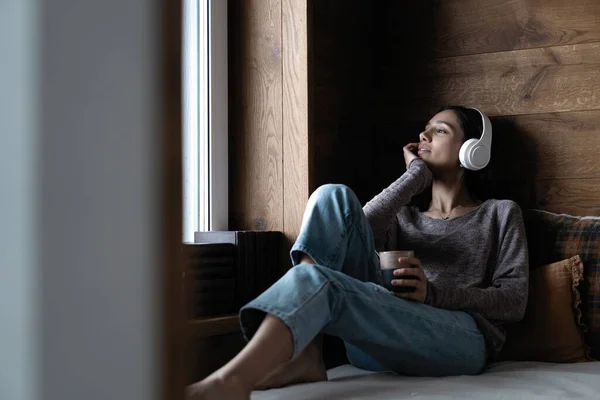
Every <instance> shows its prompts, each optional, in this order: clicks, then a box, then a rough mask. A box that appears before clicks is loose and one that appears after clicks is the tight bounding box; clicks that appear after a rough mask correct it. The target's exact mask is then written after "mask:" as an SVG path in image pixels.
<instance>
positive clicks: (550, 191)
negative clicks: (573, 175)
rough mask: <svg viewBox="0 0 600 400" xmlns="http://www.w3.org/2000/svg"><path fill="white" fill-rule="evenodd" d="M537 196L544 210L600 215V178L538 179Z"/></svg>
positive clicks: (539, 205) (538, 204)
mask: <svg viewBox="0 0 600 400" xmlns="http://www.w3.org/2000/svg"><path fill="white" fill-rule="evenodd" d="M536 198H537V201H536V208H539V209H542V210H547V211H551V212H555V213H564V214H571V215H596V216H600V179H562V180H538V181H537V182H536Z"/></svg>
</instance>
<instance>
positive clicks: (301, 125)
mask: <svg viewBox="0 0 600 400" xmlns="http://www.w3.org/2000/svg"><path fill="white" fill-rule="evenodd" d="M281 8H282V17H281V20H282V21H281V24H282V42H283V46H284V47H283V74H282V75H283V203H284V207H283V208H284V210H283V232H284V233H285V235H286V238H287V240H288V242H289V243H293V242H294V241H295V240H296V237H297V235H298V232H299V231H300V227H301V225H302V216H303V214H304V208H305V206H306V201H307V200H308V196H309V169H310V168H311V166H310V165H309V149H310V145H311V141H310V140H309V129H308V68H307V66H308V20H307V17H308V9H307V2H306V1H298V0H283V3H282V7H281ZM289 243H288V244H289Z"/></svg>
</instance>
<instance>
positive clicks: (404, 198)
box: [363, 158, 432, 249]
mask: <svg viewBox="0 0 600 400" xmlns="http://www.w3.org/2000/svg"><path fill="white" fill-rule="evenodd" d="M431 179H432V174H431V171H430V170H429V168H427V165H426V164H425V161H423V160H422V159H420V158H415V159H413V160H412V161H411V162H410V164H409V165H408V169H407V170H406V172H405V173H404V174H402V176H401V177H400V178H398V179H397V180H396V181H395V182H394V183H392V184H391V185H390V186H388V187H387V188H386V189H383V191H382V192H381V193H379V194H378V195H377V196H375V197H374V198H373V199H372V200H371V201H369V202H368V203H367V204H365V206H364V207H363V211H364V213H365V215H366V216H367V220H368V221H369V224H370V225H371V230H372V231H373V238H374V239H375V248H376V249H380V248H381V247H382V245H383V243H385V240H386V236H387V231H388V229H389V228H390V224H391V223H392V222H393V221H394V217H395V216H396V214H397V213H398V212H399V211H400V208H401V207H403V206H405V205H407V204H408V203H409V202H410V199H411V198H412V197H413V196H414V195H416V194H419V193H420V192H422V191H423V190H425V188H427V186H429V184H430V183H431Z"/></svg>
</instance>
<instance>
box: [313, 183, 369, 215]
mask: <svg viewBox="0 0 600 400" xmlns="http://www.w3.org/2000/svg"><path fill="white" fill-rule="evenodd" d="M311 197H313V199H312V200H314V201H318V202H323V201H331V202H333V203H335V204H339V205H346V206H347V207H348V208H352V206H355V205H358V207H360V208H361V209H362V206H361V205H360V201H359V200H358V197H357V196H356V194H355V193H354V191H353V190H352V189H350V187H348V186H346V185H343V184H340V183H327V184H325V185H321V186H319V187H318V188H317V189H316V190H315V191H314V192H313V194H312V195H311Z"/></svg>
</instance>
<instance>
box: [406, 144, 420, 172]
mask: <svg viewBox="0 0 600 400" xmlns="http://www.w3.org/2000/svg"><path fill="white" fill-rule="evenodd" d="M418 149H419V143H409V144H407V145H406V146H404V147H403V148H402V150H403V152H404V161H405V162H406V169H408V165H409V164H410V162H411V161H412V160H414V159H415V158H418V157H419V156H417V150H418Z"/></svg>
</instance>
